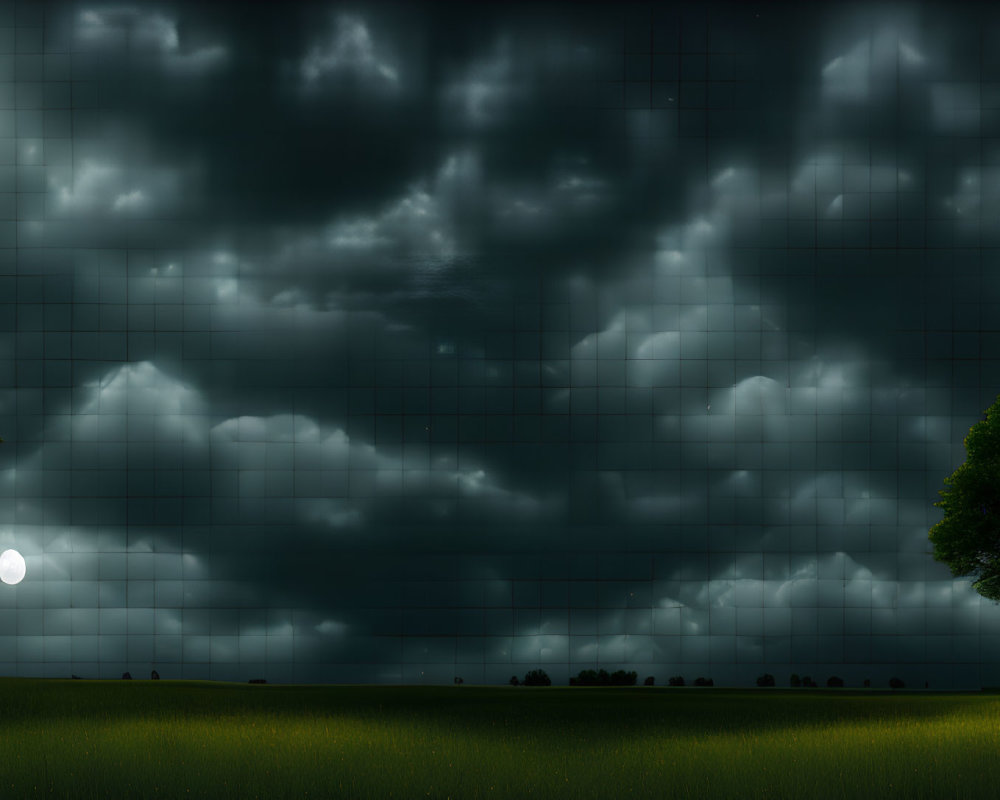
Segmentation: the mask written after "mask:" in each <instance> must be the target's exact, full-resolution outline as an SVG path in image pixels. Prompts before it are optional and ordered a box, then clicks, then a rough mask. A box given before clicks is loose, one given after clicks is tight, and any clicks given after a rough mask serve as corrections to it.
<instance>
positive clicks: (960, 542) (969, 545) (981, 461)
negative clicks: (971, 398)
mask: <svg viewBox="0 0 1000 800" xmlns="http://www.w3.org/2000/svg"><path fill="white" fill-rule="evenodd" d="M965 453H966V456H965V463H964V464H962V466H960V467H959V468H958V469H956V470H955V472H954V473H952V474H951V475H950V476H949V477H947V478H945V479H944V483H945V488H944V489H942V490H941V492H940V495H941V499H940V500H938V501H937V502H936V503H935V504H934V505H936V506H937V507H938V508H940V509H943V510H944V517H943V518H942V519H941V521H940V522H938V523H937V524H936V525H935V526H934V527H933V528H931V530H930V540H931V542H932V543H933V544H934V558H935V559H936V560H937V561H941V562H942V563H944V564H947V565H948V567H949V568H950V569H951V574H952V575H954V576H955V577H972V578H974V581H973V584H972V588H973V589H975V590H976V591H977V592H979V594H981V595H982V596H983V597H988V598H989V599H990V600H994V601H998V602H1000V398H997V400H996V401H995V402H994V403H993V405H991V406H990V407H989V408H988V409H986V419H983V420H980V421H979V422H977V423H976V424H975V425H973V426H972V427H971V428H970V429H969V434H968V436H966V437H965Z"/></svg>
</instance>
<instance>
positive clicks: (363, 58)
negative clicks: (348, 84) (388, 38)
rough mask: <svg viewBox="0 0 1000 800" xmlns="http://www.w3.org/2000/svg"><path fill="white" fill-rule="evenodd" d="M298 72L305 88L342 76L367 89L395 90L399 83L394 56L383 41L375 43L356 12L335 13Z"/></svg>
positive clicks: (304, 58) (366, 25)
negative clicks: (323, 36) (330, 30)
mask: <svg viewBox="0 0 1000 800" xmlns="http://www.w3.org/2000/svg"><path fill="white" fill-rule="evenodd" d="M299 72H300V74H301V76H302V80H303V82H304V83H305V85H306V86H307V87H315V86H317V85H319V84H322V83H325V82H327V81H329V80H331V79H343V78H345V77H349V78H353V79H355V80H357V81H359V82H360V83H361V84H362V85H363V86H365V87H367V88H376V89H389V90H395V89H397V88H398V87H399V85H400V73H399V66H398V65H397V64H396V63H395V59H394V57H393V56H392V55H391V54H390V53H388V52H387V48H386V46H385V45H384V44H379V45H376V43H375V41H374V40H373V38H372V35H371V33H370V32H369V30H368V24H367V23H366V22H365V20H364V19H363V18H362V17H361V16H359V15H357V14H346V13H342V14H337V15H336V16H335V17H334V19H333V31H332V32H331V33H330V34H329V35H328V37H327V38H326V39H325V40H324V41H323V42H318V43H315V44H313V45H312V46H311V47H310V48H309V51H308V52H307V53H306V55H305V56H304V57H303V58H302V61H301V63H300V66H299Z"/></svg>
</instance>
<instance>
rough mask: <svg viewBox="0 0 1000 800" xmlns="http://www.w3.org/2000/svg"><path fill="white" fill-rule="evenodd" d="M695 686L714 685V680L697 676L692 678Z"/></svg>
mask: <svg viewBox="0 0 1000 800" xmlns="http://www.w3.org/2000/svg"><path fill="white" fill-rule="evenodd" d="M694 685H695V686H715V681H713V680H712V679H711V678H702V677H697V678H695V679H694Z"/></svg>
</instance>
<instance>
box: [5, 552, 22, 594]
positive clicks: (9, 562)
mask: <svg viewBox="0 0 1000 800" xmlns="http://www.w3.org/2000/svg"><path fill="white" fill-rule="evenodd" d="M24 573H25V566H24V556H22V555H21V554H20V553H19V552H17V550H4V551H3V553H0V581H3V582H4V583H8V584H10V585H12V586H13V585H14V584H15V583H20V582H21V581H22V580H24Z"/></svg>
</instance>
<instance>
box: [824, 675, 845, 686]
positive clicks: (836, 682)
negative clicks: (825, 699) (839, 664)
mask: <svg viewBox="0 0 1000 800" xmlns="http://www.w3.org/2000/svg"><path fill="white" fill-rule="evenodd" d="M843 686H844V679H843V678H841V677H839V676H837V675H831V676H830V677H829V678H827V679H826V688H828V689H840V688H843Z"/></svg>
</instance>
